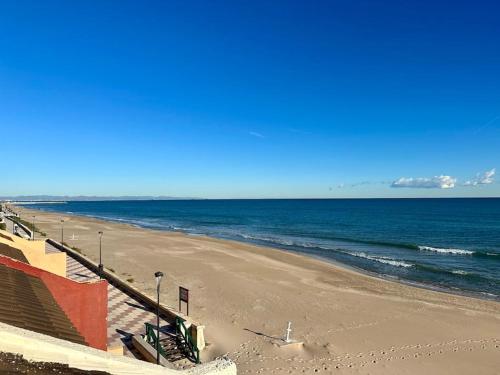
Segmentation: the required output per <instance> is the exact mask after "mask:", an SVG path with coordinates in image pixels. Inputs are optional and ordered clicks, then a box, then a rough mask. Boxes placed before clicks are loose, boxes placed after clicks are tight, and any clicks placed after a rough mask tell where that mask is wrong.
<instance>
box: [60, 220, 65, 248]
mask: <svg viewBox="0 0 500 375" xmlns="http://www.w3.org/2000/svg"><path fill="white" fill-rule="evenodd" d="M61 245H63V246H64V220H63V219H61Z"/></svg>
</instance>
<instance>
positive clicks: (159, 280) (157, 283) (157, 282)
mask: <svg viewBox="0 0 500 375" xmlns="http://www.w3.org/2000/svg"><path fill="white" fill-rule="evenodd" d="M162 277H163V272H160V271H158V272H155V278H156V287H157V288H159V287H160V282H161V278H162Z"/></svg>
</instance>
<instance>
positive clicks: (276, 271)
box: [20, 208, 500, 375]
mask: <svg viewBox="0 0 500 375" xmlns="http://www.w3.org/2000/svg"><path fill="white" fill-rule="evenodd" d="M20 211H21V215H22V216H23V217H24V218H28V217H30V216H31V215H32V214H31V212H33V211H29V210H27V209H25V208H21V209H20ZM36 217H37V218H36V223H37V226H38V227H40V228H41V229H42V230H43V231H45V232H46V233H47V235H48V236H50V237H52V238H54V239H56V240H60V237H61V231H60V226H61V225H60V219H61V215H60V214H51V213H42V212H38V211H36ZM63 217H64V218H65V220H66V222H65V230H64V232H65V242H67V243H69V244H70V245H73V246H77V247H79V248H81V249H83V252H84V253H85V254H86V255H88V256H89V257H90V258H92V259H94V260H97V259H98V236H97V232H98V231H99V230H102V231H103V232H104V236H103V263H104V264H105V265H106V266H107V267H108V268H113V269H114V270H115V272H116V273H117V274H118V275H119V276H121V277H122V278H125V279H127V278H133V279H134V281H133V285H134V286H135V287H137V288H139V289H141V290H143V291H144V292H146V293H148V294H150V295H154V289H153V288H154V278H153V273H154V272H155V271H157V270H161V271H163V272H164V273H165V274H166V279H165V280H164V282H163V283H162V285H163V291H162V300H163V301H165V304H166V305H169V306H171V307H173V308H177V293H178V289H177V288H178V286H179V285H182V286H184V287H187V288H189V289H190V298H191V306H190V313H191V315H192V316H193V318H194V319H195V320H196V321H198V322H201V323H203V324H205V325H206V327H207V328H206V338H207V341H208V342H210V345H209V346H208V348H207V349H206V350H205V351H204V352H203V359H204V360H208V359H211V358H212V357H214V356H218V355H222V354H226V353H227V355H228V356H229V357H230V358H231V359H232V360H234V361H235V362H236V363H237V365H238V372H239V373H240V374H245V373H249V374H259V373H260V374H313V373H320V374H321V373H334V374H337V373H338V374H398V375H399V374H426V375H430V374H500V303H497V302H492V301H485V300H480V299H475V298H467V297H461V296H455V295H451V294H446V293H440V292H434V291H430V290H424V289H419V288H414V287H411V286H407V285H403V284H400V283H396V282H391V281H385V280H381V279H378V278H375V277H371V276H367V275H363V274H360V273H357V272H354V271H352V270H349V269H346V268H342V267H339V266H336V265H333V264H330V263H326V262H322V261H319V260H316V259H312V258H308V257H304V256H300V255H295V254H291V253H287V252H284V251H280V250H275V249H269V248H263V247H257V246H252V245H247V244H243V243H238V242H232V241H222V240H217V239H212V238H207V237H196V236H187V235H184V234H180V233H172V232H163V231H154V230H147V229H141V228H136V227H133V226H130V225H125V224H119V223H111V222H105V221H101V220H95V219H90V218H85V217H78V216H68V215H63ZM73 235H74V236H75V238H78V239H77V240H71V239H70V238H71V237H72V236H73ZM499 272H500V270H499ZM288 320H290V321H292V322H293V326H292V328H293V332H292V337H293V338H296V339H299V340H302V341H304V346H303V348H302V349H297V348H280V347H278V346H277V345H275V344H274V342H275V341H276V339H277V338H278V339H279V338H280V337H282V336H283V334H284V330H285V327H286V323H287V321H288Z"/></svg>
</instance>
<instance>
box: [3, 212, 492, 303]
mask: <svg viewBox="0 0 500 375" xmlns="http://www.w3.org/2000/svg"><path fill="white" fill-rule="evenodd" d="M11 206H13V207H16V208H18V206H16V205H15V204H11ZM21 206H23V205H21ZM23 208H24V209H27V210H34V211H39V212H43V213H49V214H55V215H57V214H59V215H66V216H74V217H81V218H89V219H94V220H100V221H103V222H110V223H116V224H123V225H130V226H131V227H134V228H139V229H143V230H151V231H160V232H165V233H171V234H181V235H184V236H187V237H197V238H206V239H213V240H217V241H227V242H228V243H235V244H244V245H251V246H256V247H259V248H262V249H267V250H270V251H283V252H285V253H291V254H296V255H300V256H304V257H306V258H310V259H314V260H317V261H319V262H324V263H327V264H331V265H333V266H336V267H339V268H342V269H344V270H349V271H352V272H355V273H358V274H360V275H364V276H369V277H374V278H376V279H379V280H384V281H387V282H395V283H399V284H402V285H405V286H409V287H413V288H419V289H423V290H429V291H433V292H438V293H445V294H450V295H454V296H460V297H467V298H475V299H479V300H485V301H492V302H500V296H499V295H496V294H492V293H488V292H475V291H470V290H461V289H453V288H452V287H446V286H438V285H433V284H427V283H423V282H418V281H412V280H407V279H404V278H400V277H397V276H392V275H387V274H382V273H377V272H374V271H370V270H366V269H363V268H361V267H357V266H354V265H350V264H346V263H342V262H340V261H337V260H335V259H328V258H325V257H321V256H315V255H312V254H307V253H305V252H302V251H300V250H294V249H286V248H282V247H280V246H279V245H276V246H272V245H261V244H259V243H257V242H252V241H245V240H244V239H242V240H237V239H230V238H223V237H217V236H210V235H207V234H197V233H188V232H186V231H183V230H181V229H179V230H176V229H165V228H160V227H158V228H154V227H148V226H146V225H140V224H135V223H131V222H128V221H127V220H123V219H119V218H110V217H102V216H96V215H85V214H76V213H73V212H55V211H48V210H43V209H41V208H34V207H29V208H26V207H23Z"/></svg>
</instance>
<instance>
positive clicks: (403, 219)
mask: <svg viewBox="0 0 500 375" xmlns="http://www.w3.org/2000/svg"><path fill="white" fill-rule="evenodd" d="M30 207H31V208H37V209H42V210H46V211H55V212H66V213H74V214H79V215H86V216H91V217H96V218H104V219H109V220H116V221H121V222H127V223H131V224H135V225H138V226H142V227H146V228H154V229H164V230H176V231H183V232H186V233H188V234H204V235H209V236H213V237H217V238H224V239H232V240H239V241H245V242H251V243H254V244H259V245H265V246H272V247H277V248H280V249H285V250H289V251H294V252H300V253H303V254H307V255H311V256H315V257H320V258H323V259H326V260H332V261H336V262H341V263H344V264H347V265H350V266H353V267H356V268H360V269H363V270H365V271H369V272H372V273H376V274H378V275H383V276H385V277H391V278H397V279H401V280H405V281H409V282H414V283H418V284H425V285H427V286H430V287H437V288H445V289H448V290H454V291H457V292H458V291H463V292H471V293H475V294H480V295H482V296H483V297H485V298H493V299H499V296H500V199H496V198H491V199H352V200H351V199H338V200H336V199H331V200H329V199H324V200H323V199H321V200H307V199H294V200H167V201H99V202H67V203H56V204H54V203H51V204H34V205H30Z"/></svg>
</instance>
